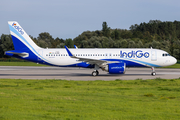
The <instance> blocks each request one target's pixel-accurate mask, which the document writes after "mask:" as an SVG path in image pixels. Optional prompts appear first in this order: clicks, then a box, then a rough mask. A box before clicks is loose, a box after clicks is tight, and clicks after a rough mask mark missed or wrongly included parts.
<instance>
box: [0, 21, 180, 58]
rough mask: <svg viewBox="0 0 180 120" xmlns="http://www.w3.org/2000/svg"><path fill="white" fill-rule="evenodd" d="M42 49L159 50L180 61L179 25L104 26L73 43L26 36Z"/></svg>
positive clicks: (1, 43)
mask: <svg viewBox="0 0 180 120" xmlns="http://www.w3.org/2000/svg"><path fill="white" fill-rule="evenodd" d="M30 37H31V38H32V40H33V41H34V42H35V43H36V44H37V45H38V46H40V47H42V48H47V47H48V48H64V45H66V46H68V47H70V48H73V45H76V46H77V47H79V48H150V47H152V48H156V49H162V50H165V51H167V52H168V53H170V54H171V55H173V56H174V57H176V58H177V59H179V60H180V22H179V21H174V22H170V21H164V22H162V21H160V20H150V21H149V22H148V23H145V22H143V23H140V24H139V25H138V24H135V25H131V26H130V28H129V30H126V29H111V28H110V27H108V24H107V23H106V22H103V23H102V29H101V30H96V31H84V32H83V33H82V34H80V35H79V36H77V37H76V38H74V39H71V38H69V39H62V38H58V37H57V38H55V39H54V38H53V37H52V36H51V35H50V34H49V33H47V32H44V33H40V34H39V35H38V37H37V38H34V37H33V36H30ZM13 49H14V48H13V43H12V39H11V36H10V35H4V34H2V35H1V38H0V50H1V52H0V58H4V57H7V56H5V55H4V52H5V51H8V50H13Z"/></svg>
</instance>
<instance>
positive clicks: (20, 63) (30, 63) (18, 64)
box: [0, 62, 47, 66]
mask: <svg viewBox="0 0 180 120" xmlns="http://www.w3.org/2000/svg"><path fill="white" fill-rule="evenodd" d="M0 66H47V65H42V64H37V63H33V62H0Z"/></svg>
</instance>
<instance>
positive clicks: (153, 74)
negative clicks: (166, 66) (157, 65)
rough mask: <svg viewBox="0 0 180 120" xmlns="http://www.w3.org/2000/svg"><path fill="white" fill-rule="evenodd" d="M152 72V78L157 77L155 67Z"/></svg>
mask: <svg viewBox="0 0 180 120" xmlns="http://www.w3.org/2000/svg"><path fill="white" fill-rule="evenodd" d="M151 70H152V73H151V75H152V76H155V75H156V72H155V69H154V67H152V68H151Z"/></svg>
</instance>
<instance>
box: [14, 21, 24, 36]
mask: <svg viewBox="0 0 180 120" xmlns="http://www.w3.org/2000/svg"><path fill="white" fill-rule="evenodd" d="M12 26H13V27H14V28H15V29H16V30H17V31H18V32H20V33H21V35H23V34H24V32H23V31H22V28H20V27H19V26H17V24H16V23H13V24H12Z"/></svg>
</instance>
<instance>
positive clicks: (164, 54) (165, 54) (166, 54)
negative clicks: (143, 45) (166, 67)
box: [162, 53, 171, 57]
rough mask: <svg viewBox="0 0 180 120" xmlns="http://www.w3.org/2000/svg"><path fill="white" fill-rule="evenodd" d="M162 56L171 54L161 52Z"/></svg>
mask: <svg viewBox="0 0 180 120" xmlns="http://www.w3.org/2000/svg"><path fill="white" fill-rule="evenodd" d="M162 56H163V57H165V56H171V55H170V54H168V53H163V54H162Z"/></svg>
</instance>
